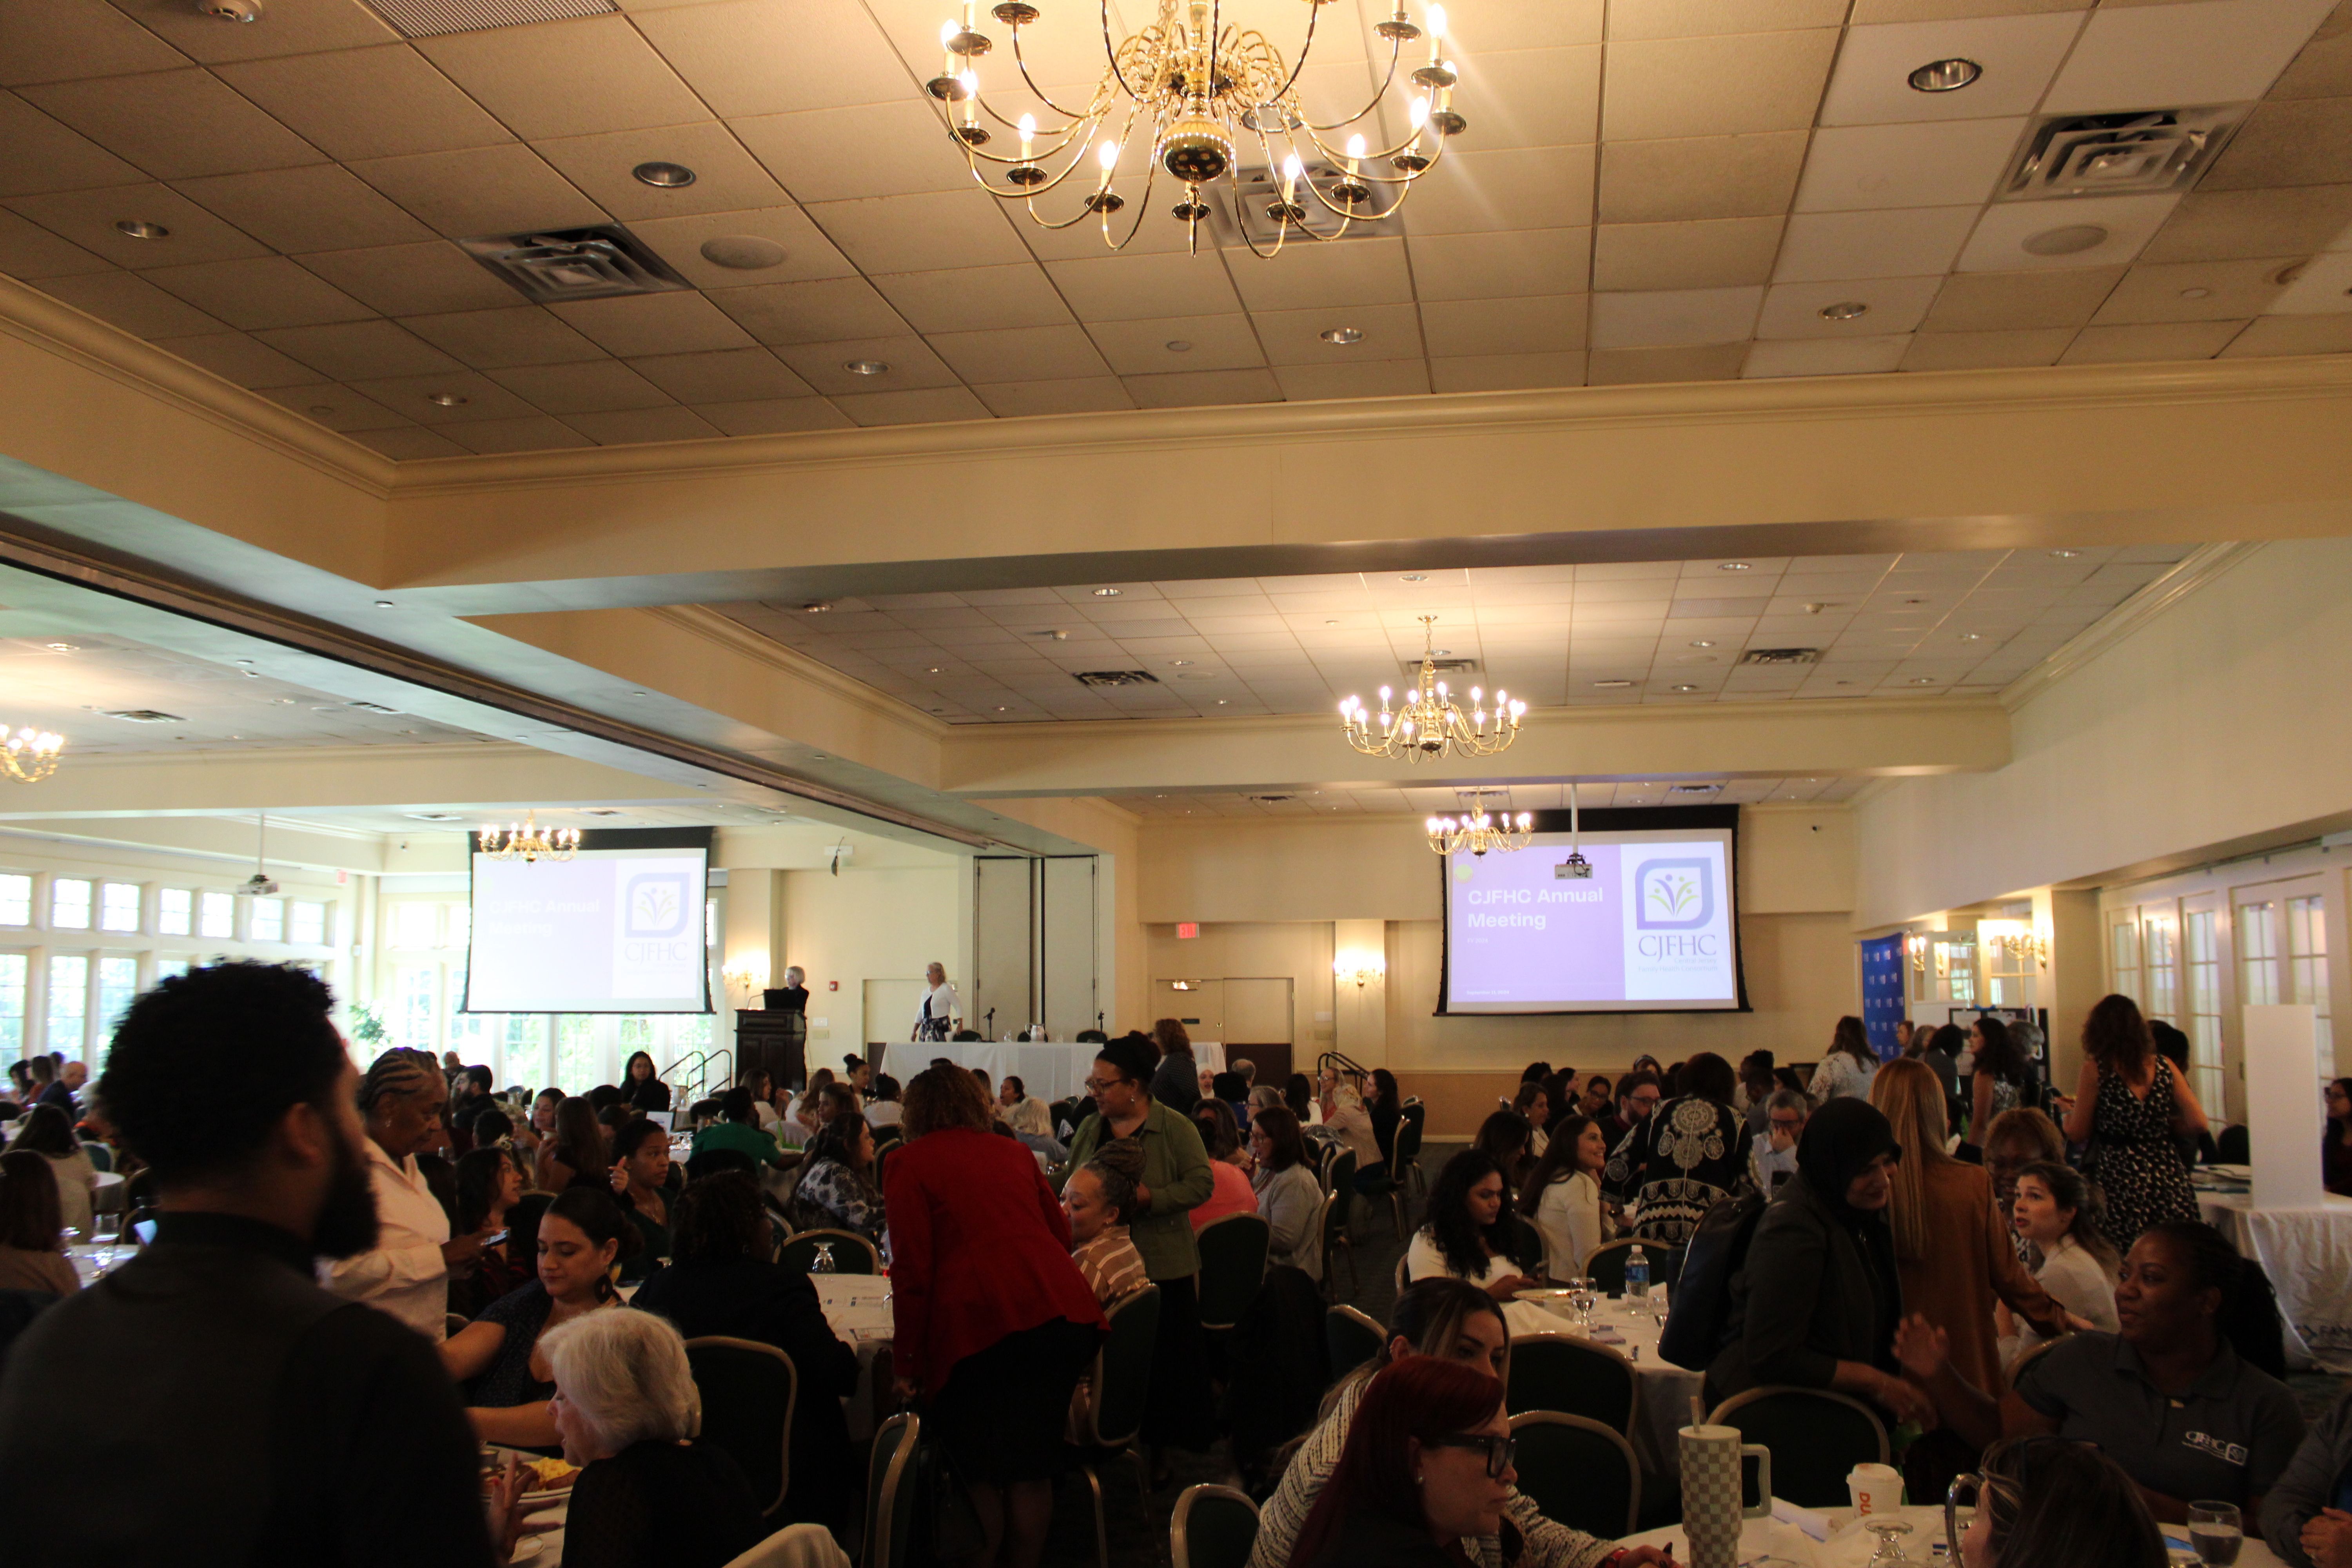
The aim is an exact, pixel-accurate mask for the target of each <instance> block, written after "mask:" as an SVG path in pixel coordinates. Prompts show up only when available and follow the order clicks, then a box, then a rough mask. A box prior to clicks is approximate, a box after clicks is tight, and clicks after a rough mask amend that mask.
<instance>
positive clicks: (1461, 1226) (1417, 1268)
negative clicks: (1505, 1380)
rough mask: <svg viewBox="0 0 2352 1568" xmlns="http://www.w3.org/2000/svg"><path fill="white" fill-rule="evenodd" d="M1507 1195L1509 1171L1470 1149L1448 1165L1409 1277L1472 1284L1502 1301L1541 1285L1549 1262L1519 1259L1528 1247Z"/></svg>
mask: <svg viewBox="0 0 2352 1568" xmlns="http://www.w3.org/2000/svg"><path fill="white" fill-rule="evenodd" d="M1504 1197H1505V1189H1504V1185H1503V1173H1502V1172H1501V1171H1499V1170H1497V1169H1496V1167H1495V1162H1494V1161H1492V1160H1490V1159H1488V1158H1487V1157H1486V1155H1485V1154H1483V1153H1481V1152H1478V1151H1477V1150H1475V1149H1465V1150H1463V1151H1462V1152H1460V1153H1459V1154H1456V1155H1454V1158H1452V1159H1451V1160H1448V1161H1446V1162H1445V1164H1444V1168H1443V1169H1442V1170H1440V1171H1439V1172H1438V1173H1437V1180H1436V1182H1435V1183H1433V1184H1432V1185H1431V1187H1430V1189H1429V1223H1428V1224H1427V1225H1425V1226H1422V1227H1421V1228H1420V1229H1419V1230H1418V1231H1415V1232H1414V1233H1413V1237H1412V1246H1410V1247H1406V1248H1405V1254H1404V1268H1405V1274H1406V1277H1407V1278H1409V1279H1433V1278H1435V1277H1438V1276H1444V1277H1446V1278H1449V1279H1464V1280H1467V1281H1468V1282H1469V1283H1471V1284H1473V1285H1475V1286H1476V1287H1478V1289H1481V1290H1484V1291H1486V1294H1488V1295H1489V1296H1492V1297H1493V1298H1495V1300H1497V1301H1507V1300H1510V1298H1511V1293H1512V1292H1513V1291H1515V1290H1523V1289H1527V1288H1528V1286H1530V1285H1535V1284H1538V1283H1540V1280H1539V1279H1538V1278H1537V1277H1538V1276H1539V1275H1541V1274H1542V1272H1543V1259H1542V1258H1520V1257H1518V1256H1517V1251H1518V1250H1521V1249H1522V1248H1523V1243H1522V1241H1521V1239H1520V1232H1519V1229H1518V1227H1517V1226H1515V1225H1513V1224H1511V1223H1510V1221H1509V1220H1507V1219H1506V1218H1505V1217H1504V1214H1503V1209H1504Z"/></svg>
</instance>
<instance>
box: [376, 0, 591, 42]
mask: <svg viewBox="0 0 2352 1568" xmlns="http://www.w3.org/2000/svg"><path fill="white" fill-rule="evenodd" d="M367 3H368V8H369V9H370V10H372V11H373V12H374V13H375V14H376V15H377V16H381V17H383V19H384V20H385V21H387V22H389V23H391V24H392V25H393V26H394V28H395V29H397V30H398V31H399V32H400V33H401V34H402V36H404V37H411V38H431V37H439V36H440V35H441V34H443V33H480V32H487V31H488V29H490V28H492V27H520V26H525V25H527V24H529V23H531V22H560V21H562V20H563V18H565V17H566V16H604V15H605V14H606V13H608V12H612V11H617V10H619V9H620V7H619V6H618V5H614V0H367Z"/></svg>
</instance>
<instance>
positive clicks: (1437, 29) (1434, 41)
mask: <svg viewBox="0 0 2352 1568" xmlns="http://www.w3.org/2000/svg"><path fill="white" fill-rule="evenodd" d="M1444 53H1445V7H1444V6H1443V5H1432V6H1431V7H1430V8H1429V63H1430V64H1431V65H1436V64H1438V63H1440V60H1441V58H1442V57H1443V56H1444Z"/></svg>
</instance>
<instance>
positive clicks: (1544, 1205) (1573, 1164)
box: [1518, 1113, 1614, 1275]
mask: <svg viewBox="0 0 2352 1568" xmlns="http://www.w3.org/2000/svg"><path fill="white" fill-rule="evenodd" d="M1608 1163H1609V1142H1608V1140H1607V1139H1605V1138H1603V1137H1601V1123H1599V1122H1598V1121H1593V1120H1592V1118H1591V1117H1589V1116H1584V1115H1580V1114H1574V1113H1571V1114H1570V1115H1569V1116H1567V1117H1565V1118H1563V1119H1562V1120H1561V1121H1560V1123H1559V1137H1557V1138H1554V1139H1553V1140H1552V1141H1551V1146H1550V1147H1549V1149H1546V1150H1545V1151H1544V1156H1543V1158H1542V1159H1540V1160H1538V1161H1537V1162H1536V1167H1535V1169H1534V1171H1532V1172H1531V1173H1529V1174H1528V1180H1527V1184H1526V1186H1525V1188H1524V1189H1523V1190H1522V1191H1521V1192H1520V1194H1519V1203H1518V1209H1519V1213H1521V1214H1523V1215H1526V1216H1527V1217H1528V1218H1529V1219H1531V1220H1533V1221H1535V1224H1536V1228H1537V1229H1538V1230H1539V1231H1541V1232H1543V1238H1544V1246H1545V1247H1546V1248H1547V1249H1548V1250H1549V1252H1550V1254H1551V1259H1552V1262H1553V1264H1554V1265H1555V1266H1556V1267H1557V1268H1559V1269H1561V1270H1564V1271H1565V1272H1567V1273H1569V1274H1571V1275H1574V1274H1581V1273H1583V1272H1584V1260H1585V1259H1586V1258H1590V1257H1591V1256H1592V1251H1593V1248H1595V1247H1599V1246H1600V1245H1601V1243H1602V1242H1604V1241H1607V1240H1608V1239H1609V1237H1610V1235H1611V1233H1612V1229H1613V1228H1614V1227H1613V1226H1611V1224H1610V1223H1609V1215H1608V1212H1607V1211H1606V1210H1605V1209H1604V1208H1602V1206H1601V1169H1602V1168H1603V1167H1604V1166H1606V1165H1607V1164H1608Z"/></svg>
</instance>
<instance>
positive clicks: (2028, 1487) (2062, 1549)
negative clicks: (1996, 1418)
mask: <svg viewBox="0 0 2352 1568" xmlns="http://www.w3.org/2000/svg"><path fill="white" fill-rule="evenodd" d="M1973 1489H1974V1491H1975V1494H1976V1504H1975V1514H1974V1516H1973V1518H1972V1519H1971V1520H1970V1521H1969V1526H1968V1529H1967V1531H1966V1532H1965V1533H1963V1534H1962V1535H1961V1537H1960V1542H1959V1552H1958V1557H1959V1560H1960V1563H1961V1564H1962V1568H2042V1565H2043V1564H2057V1563H2063V1564H2065V1568H2165V1565H2166V1564H2167V1563H2168V1562H2169V1561H2170V1558H2169V1557H2168V1554H2167V1553H2166V1552H2165V1546H2164V1536H2163V1533H2162V1532H2161V1531H2158V1529H2157V1527H2156V1521H2155V1519H2154V1518H2152V1517H2151V1516H2150V1515H2149V1513H2148V1511H2147V1504H2146V1503H2145V1502H2142V1501H2141V1500H2140V1496H2139V1489H2138V1488H2137V1487H2135V1486H2133V1485H2132V1481H2131V1478H2130V1477H2129V1476H2127V1475H2126V1474H2124V1472H2123V1471H2122V1470H2121V1469H2120V1468H2117V1467H2116V1462H2115V1461H2114V1460H2113V1459H2110V1458H2106V1457H2105V1455H2103V1454H2101V1453H2100V1452H2099V1451H2098V1450H2097V1449H2096V1448H2094V1447H2090V1446H2089V1445H2087V1444H2082V1443H2034V1442H2024V1443H2013V1442H2000V1443H1995V1444H1994V1445H1993V1446H1992V1447H1990V1448H1988V1449H1986V1450H1985V1455H1984V1459H1983V1461H1982V1463H1981V1467H1980V1468H1979V1472H1978V1474H1977V1476H1976V1478H1975V1484H1974V1488H1973ZM1968 1491H1969V1478H1967V1477H1963V1478H1962V1479H1961V1480H1960V1483H1959V1485H1958V1488H1956V1489H1955V1496H1956V1497H1965V1496H1967V1495H1968Z"/></svg>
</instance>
